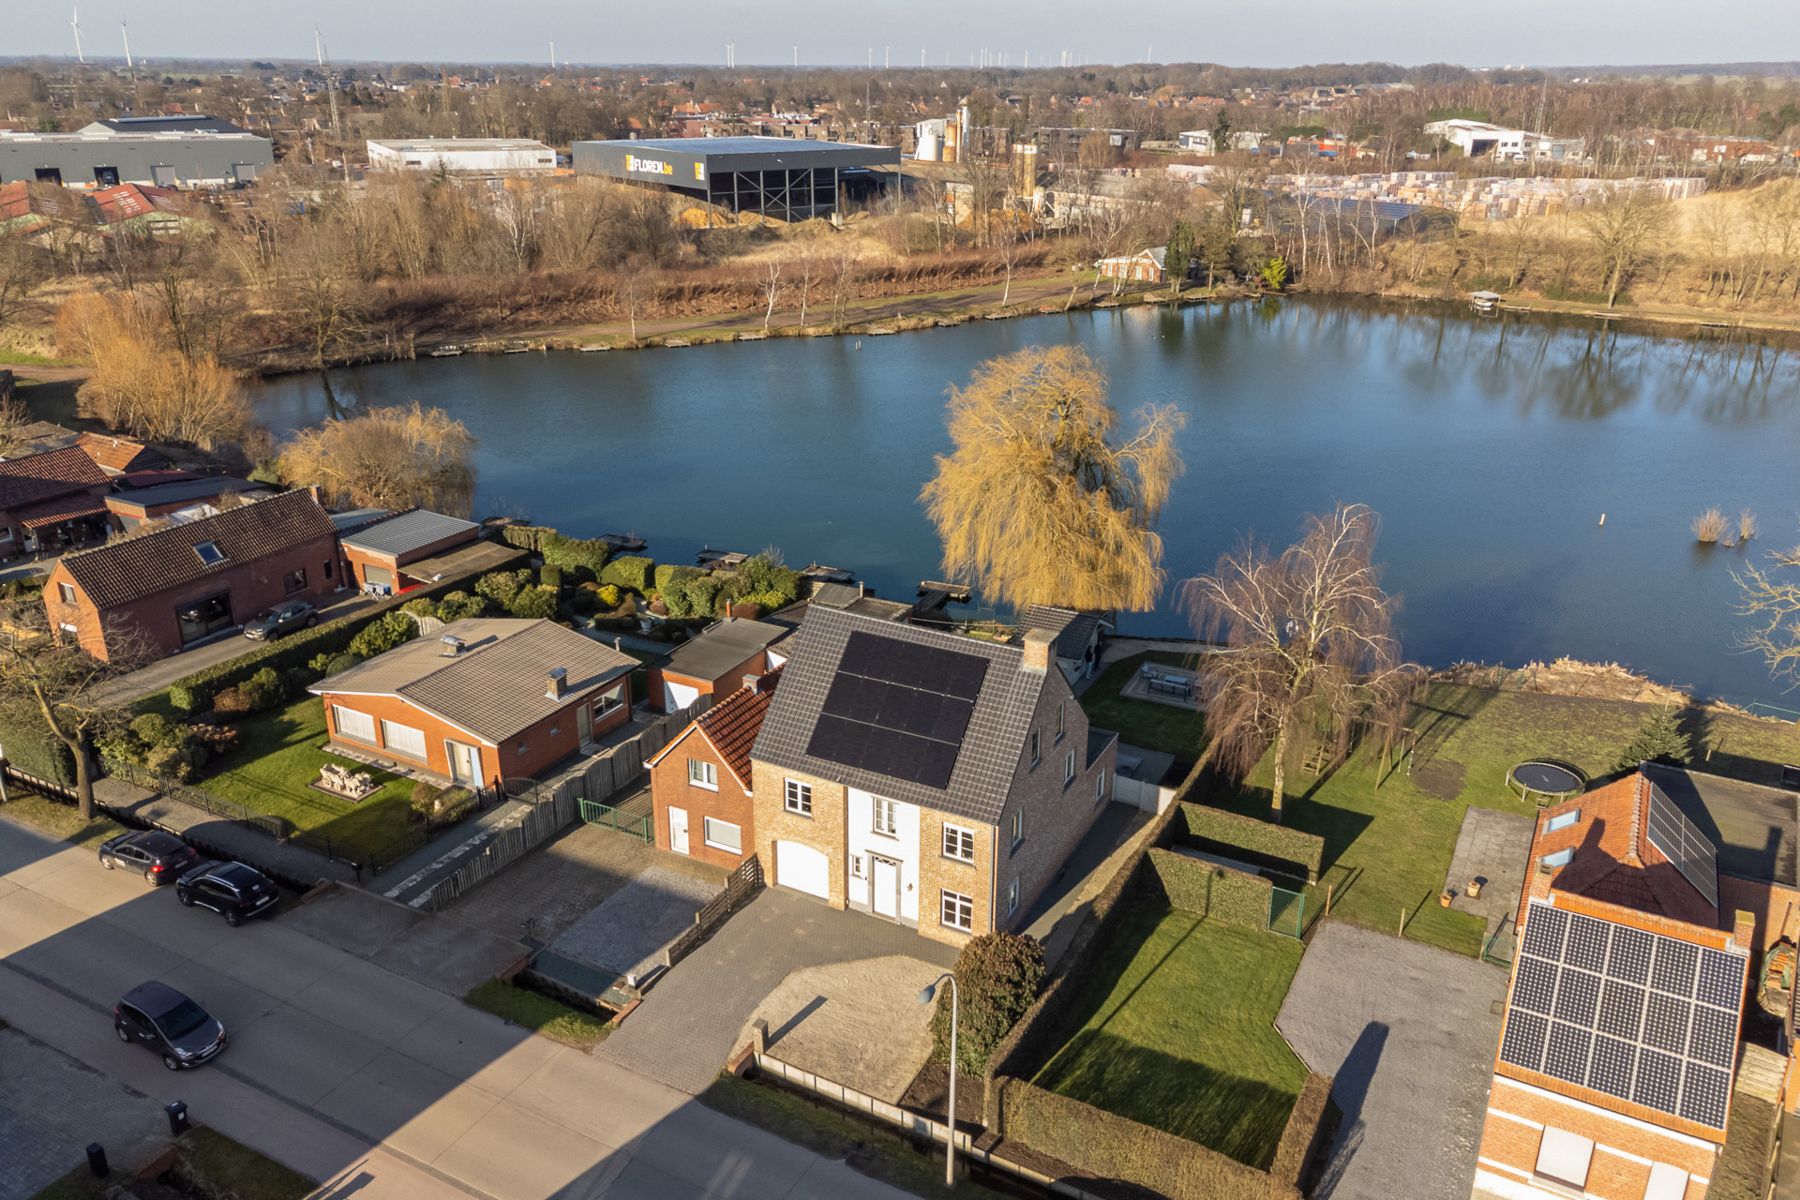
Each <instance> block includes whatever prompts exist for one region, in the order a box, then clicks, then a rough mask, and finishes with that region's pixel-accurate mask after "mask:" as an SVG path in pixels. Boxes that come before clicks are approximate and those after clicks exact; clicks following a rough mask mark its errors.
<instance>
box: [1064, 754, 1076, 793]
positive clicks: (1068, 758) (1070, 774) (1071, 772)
mask: <svg viewBox="0 0 1800 1200" xmlns="http://www.w3.org/2000/svg"><path fill="white" fill-rule="evenodd" d="M1074 782H1075V752H1074V751H1073V750H1071V751H1069V752H1068V753H1067V754H1066V755H1064V756H1063V786H1064V787H1068V786H1069V785H1070V784H1071V783H1074Z"/></svg>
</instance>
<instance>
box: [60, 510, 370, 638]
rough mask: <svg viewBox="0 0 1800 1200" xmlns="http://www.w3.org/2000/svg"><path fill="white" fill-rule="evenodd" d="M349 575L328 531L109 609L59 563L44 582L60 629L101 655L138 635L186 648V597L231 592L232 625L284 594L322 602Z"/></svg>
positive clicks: (191, 599)
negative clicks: (293, 584)
mask: <svg viewBox="0 0 1800 1200" xmlns="http://www.w3.org/2000/svg"><path fill="white" fill-rule="evenodd" d="M109 549H110V547H109ZM295 571H304V572H305V579H304V582H303V583H302V585H301V586H300V587H299V588H298V589H297V590H294V591H289V590H288V580H289V577H290V576H291V575H292V574H293V573H294V572H295ZM342 581H343V580H342V572H341V571H340V570H339V569H338V553H337V544H336V541H335V539H333V538H332V537H331V536H329V535H326V536H322V537H319V538H315V539H313V540H311V541H308V542H304V543H302V544H300V545H297V546H292V547H289V548H287V549H285V550H282V551H280V552H279V553H274V554H269V555H266V556H264V557H262V558H258V559H255V560H253V561H251V562H245V563H234V564H231V565H229V566H225V567H222V568H220V569H219V570H216V571H214V572H212V573H210V574H208V575H206V576H205V577H204V578H201V579H196V580H192V581H190V582H188V583H185V584H181V585H179V586H177V587H172V588H169V589H167V590H165V591H160V592H156V593H154V594H152V595H148V596H143V597H140V598H138V599H136V600H132V601H130V602H129V603H125V604H120V605H116V606H114V607H111V608H108V609H106V610H104V611H102V610H101V609H99V608H97V607H96V606H95V605H94V603H93V601H92V600H91V599H90V598H89V597H88V596H87V594H86V592H85V591H84V590H83V588H82V587H81V585H80V584H78V583H76V582H75V580H74V577H73V576H72V575H71V574H70V573H69V569H68V567H67V566H66V565H65V564H63V563H62V562H58V563H57V564H56V566H55V568H53V569H52V570H51V572H50V576H49V578H48V579H47V580H46V581H45V583H44V608H45V611H46V612H47V613H48V615H49V618H50V623H51V626H52V627H53V628H61V627H63V626H73V627H74V631H75V633H74V636H75V637H76V638H77V639H78V640H79V641H80V643H81V648H82V649H84V650H86V651H87V652H88V653H89V654H92V655H93V656H94V657H95V658H99V659H105V658H107V657H108V656H109V655H111V654H116V653H118V652H119V650H120V648H121V646H123V645H124V644H125V643H126V642H128V641H132V640H136V639H137V638H141V639H142V640H143V641H144V642H145V643H146V644H147V647H148V649H149V650H150V651H151V652H152V653H153V654H155V655H156V656H158V657H161V656H166V655H170V654H174V653H175V652H176V651H178V650H181V649H182V648H183V643H182V640H181V622H180V619H179V618H178V617H177V616H176V615H175V614H176V610H177V609H178V608H180V607H181V606H183V605H185V604H191V603H193V602H194V601H197V600H200V599H203V598H205V597H207V596H212V595H216V594H218V593H219V592H229V594H230V607H231V621H232V624H233V625H242V624H243V623H244V622H246V621H248V620H250V619H251V618H253V617H255V616H257V615H258V614H259V613H263V612H266V611H267V610H268V609H270V608H273V607H274V606H275V605H277V604H280V603H282V602H283V601H287V600H313V601H317V600H319V599H320V598H321V597H323V596H326V595H328V594H330V593H331V592H334V591H336V590H337V588H338V586H339V585H340V584H341V583H342ZM65 586H67V587H68V588H70V589H72V590H73V593H74V602H73V603H69V602H68V601H66V600H65V599H64V598H63V597H64V592H63V589H64V587H65Z"/></svg>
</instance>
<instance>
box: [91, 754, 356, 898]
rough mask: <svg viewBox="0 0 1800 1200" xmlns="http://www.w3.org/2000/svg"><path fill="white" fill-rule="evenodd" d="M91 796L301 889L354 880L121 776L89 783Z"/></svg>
mask: <svg viewBox="0 0 1800 1200" xmlns="http://www.w3.org/2000/svg"><path fill="white" fill-rule="evenodd" d="M94 799H95V801H96V802H98V803H100V804H103V805H105V806H106V807H107V808H109V809H112V810H113V811H114V812H117V813H121V814H124V815H126V816H129V817H131V818H133V819H135V820H138V821H142V822H144V823H145V824H146V825H152V826H155V827H156V828H157V829H166V830H168V831H169V832H170V833H173V834H177V835H179V836H180V837H182V838H183V839H185V840H186V841H188V842H190V843H192V844H193V845H195V846H197V847H199V848H200V849H201V850H202V851H204V852H206V853H208V854H212V855H215V856H217V857H219V858H231V859H238V860H240V861H243V862H247V863H249V864H250V865H251V866H253V867H257V868H259V869H261V870H262V871H264V872H266V873H267V874H270V875H272V876H274V877H275V878H276V879H278V880H280V881H281V882H283V883H286V884H288V885H289V886H290V887H294V888H298V889H300V890H302V891H304V890H305V889H307V888H310V887H312V886H313V885H314V884H317V883H319V882H320V881H321V880H326V879H329V880H332V881H334V882H337V883H354V882H356V868H354V867H352V866H351V865H350V864H349V863H346V862H340V861H338V860H336V859H330V858H326V857H325V856H324V855H323V854H320V853H318V852H317V851H315V850H309V849H307V848H306V847H305V846H297V845H295V844H293V843H292V842H280V841H276V840H275V839H274V838H273V837H270V836H269V835H268V834H266V833H264V832H262V831H261V830H260V829H256V828H254V827H251V826H248V825H244V824H242V823H241V822H238V821H233V820H231V819H230V818H228V817H216V816H214V815H213V814H212V813H209V812H207V811H206V810H205V809H203V808H196V807H195V806H194V805H192V804H188V803H185V802H184V801H181V800H176V799H174V798H172V797H170V796H165V795H163V794H161V793H159V792H153V791H151V790H150V789H148V788H142V787H139V786H137V785H136V784H134V783H126V782H125V781H124V780H122V779H112V778H107V779H97V780H95V781H94Z"/></svg>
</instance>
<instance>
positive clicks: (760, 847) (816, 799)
mask: <svg viewBox="0 0 1800 1200" xmlns="http://www.w3.org/2000/svg"><path fill="white" fill-rule="evenodd" d="M751 776H752V785H753V791H754V794H755V802H754V804H753V806H752V808H753V812H754V818H753V823H754V825H755V827H756V852H757V853H758V854H759V855H761V856H762V861H763V875H764V877H765V878H766V879H767V880H768V881H769V882H770V883H771V884H775V883H779V882H780V880H779V878H778V877H777V872H778V871H779V869H780V868H779V864H778V862H777V860H776V857H775V843H776V842H779V841H795V842H802V843H804V844H806V845H808V846H811V847H812V848H813V849H815V850H820V851H823V852H824V854H825V862H826V879H827V880H828V882H829V888H830V891H829V895H828V898H827V901H826V902H827V903H829V904H830V905H831V907H833V908H843V907H844V904H845V901H844V878H845V873H846V867H847V864H846V859H847V856H848V854H849V850H848V841H847V838H846V834H845V828H844V822H845V819H846V817H847V815H848V810H849V795H848V792H847V790H846V789H845V787H844V785H843V784H841V783H833V782H832V781H831V780H829V779H820V778H818V777H816V776H812V775H806V774H803V773H801V772H799V771H789V770H786V769H784V768H782V767H773V766H769V765H768V764H766V763H756V764H754V766H753V769H752V771H751ZM789 779H797V780H800V781H801V782H803V783H809V784H811V785H812V802H813V815H812V816H810V817H802V816H798V815H796V814H794V813H790V812H788V811H786V809H785V808H784V807H783V797H784V796H785V795H786V790H787V781H788V780H789ZM934 903H935V901H934Z"/></svg>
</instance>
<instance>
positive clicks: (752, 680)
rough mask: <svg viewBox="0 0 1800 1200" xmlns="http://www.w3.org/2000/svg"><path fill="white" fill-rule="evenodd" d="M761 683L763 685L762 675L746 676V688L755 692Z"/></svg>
mask: <svg viewBox="0 0 1800 1200" xmlns="http://www.w3.org/2000/svg"><path fill="white" fill-rule="evenodd" d="M761 683H762V676H761V675H746V676H744V686H745V687H747V688H749V689H750V690H751V691H753V692H754V691H755V690H756V689H757V685H759V684H761Z"/></svg>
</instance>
